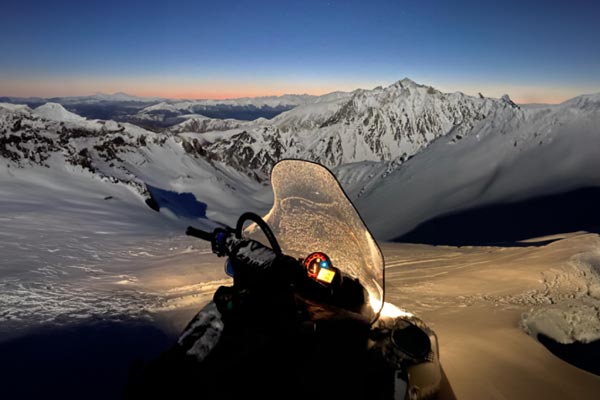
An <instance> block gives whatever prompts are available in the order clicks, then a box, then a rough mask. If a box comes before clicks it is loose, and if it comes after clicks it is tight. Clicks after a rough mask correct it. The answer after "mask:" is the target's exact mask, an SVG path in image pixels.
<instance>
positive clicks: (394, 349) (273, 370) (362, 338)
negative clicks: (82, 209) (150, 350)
mask: <svg viewBox="0 0 600 400" xmlns="http://www.w3.org/2000/svg"><path fill="white" fill-rule="evenodd" d="M271 182H272V186H273V193H274V205H273V207H272V209H271V210H270V212H269V213H268V214H267V215H266V216H265V217H264V218H261V217H260V216H258V215H257V214H254V213H245V214H243V215H242V216H241V217H240V218H239V220H238V222H237V225H236V227H235V228H231V227H228V226H223V227H218V228H216V229H215V230H214V231H213V232H208V231H203V230H200V229H196V228H193V227H189V228H188V230H187V234H188V235H191V236H194V237H197V238H200V239H203V240H207V241H209V242H210V243H211V247H212V251H213V252H214V253H215V254H216V255H217V256H220V257H221V256H222V257H227V259H226V262H225V272H226V273H227V275H229V276H231V277H232V278H233V284H232V285H231V286H222V287H220V288H219V289H218V290H217V291H216V292H215V295H214V298H213V301H212V302H210V303H209V304H207V305H206V306H205V307H204V308H203V309H202V310H201V311H200V312H199V313H198V314H197V315H196V316H195V317H194V318H193V319H192V321H191V322H190V323H189V324H188V326H187V327H186V328H185V329H184V331H183V333H182V334H181V336H180V337H179V339H178V341H177V343H176V344H175V346H174V347H173V348H172V349H171V350H169V351H168V352H167V353H165V354H164V355H162V356H161V357H160V358H159V359H158V360H157V361H156V362H155V363H154V364H153V365H151V366H150V367H149V368H148V369H147V370H146V371H145V373H144V374H143V375H142V376H141V377H139V378H138V379H137V382H136V384H135V385H133V386H132V387H133V388H134V389H131V388H130V389H131V390H130V391H128V394H129V396H127V397H144V398H147V397H148V396H150V397H160V396H165V397H168V398H175V397H177V395H184V394H185V395H187V394H190V393H191V394H193V396H194V397H199V398H218V399H224V398H237V399H239V398H261V399H263V398H286V399H287V398H298V399H300V398H303V399H315V398H318V399H320V398H323V399H325V398H326V399H338V398H343V399H348V398H350V399H354V398H356V399H395V400H398V399H411V400H412V399H426V398H435V397H436V395H437V393H438V391H439V389H440V384H441V381H442V375H443V373H442V370H441V366H440V362H439V349H438V341H437V336H436V334H435V333H434V332H433V331H432V330H431V329H430V328H429V327H427V325H426V324H425V323H424V322H423V321H422V320H420V319H419V318H417V317H416V316H414V315H412V314H410V313H409V312H406V311H404V310H401V309H400V308H398V307H396V306H394V305H392V304H389V303H386V302H385V301H384V272H385V270H384V259H383V255H382V252H381V250H380V248H379V246H378V245H377V243H376V241H375V240H374V239H373V237H372V235H371V233H370V232H369V230H368V229H367V227H366V225H365V224H364V222H363V221H362V219H361V217H360V215H359V214H358V212H357V211H356V209H355V208H354V206H353V204H352V202H351V201H350V200H349V198H348V197H347V196H346V194H345V193H344V191H343V189H342V188H341V186H340V184H339V183H338V181H337V180H336V178H335V176H334V175H333V174H332V173H331V172H330V171H329V170H328V169H327V168H325V167H323V166H321V165H319V164H315V163H312V162H308V161H302V160H283V161H280V162H279V163H277V164H276V165H275V166H274V167H273V170H272V173H271ZM247 222H250V225H249V226H248V227H245V225H246V223H247ZM140 388H142V389H141V390H140Z"/></svg>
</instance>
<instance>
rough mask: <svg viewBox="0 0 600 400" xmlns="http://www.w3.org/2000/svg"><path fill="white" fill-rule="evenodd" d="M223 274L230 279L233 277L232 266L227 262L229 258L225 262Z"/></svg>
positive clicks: (229, 261)
mask: <svg viewBox="0 0 600 400" xmlns="http://www.w3.org/2000/svg"><path fill="white" fill-rule="evenodd" d="M225 273H226V274H227V275H229V276H230V277H232V278H233V276H234V275H235V271H234V269H233V264H231V260H229V258H228V259H227V261H225Z"/></svg>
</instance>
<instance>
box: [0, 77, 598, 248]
mask: <svg viewBox="0 0 600 400" xmlns="http://www.w3.org/2000/svg"><path fill="white" fill-rule="evenodd" d="M111 98H119V100H101V99H100V97H98V98H97V100H95V101H96V103H97V104H102V102H106V101H107V102H112V101H118V102H123V103H128V102H131V103H134V104H137V103H138V102H139V101H138V100H125V99H126V98H128V96H126V95H123V94H116V95H112V96H111ZM90 101H91V100H90ZM63 103H65V101H63ZM80 106H81V103H79V105H78V107H80ZM139 106H140V105H139V104H138V105H136V107H139ZM211 107H215V108H214V109H213V108H211ZM227 107H230V109H231V110H233V109H237V110H238V111H239V110H241V109H245V110H250V109H252V110H262V111H263V112H266V111H267V110H270V111H271V112H274V110H282V109H284V108H288V109H287V111H278V113H277V115H276V116H274V117H271V118H265V117H263V118H256V119H254V120H251V121H247V120H241V119H232V118H227V119H222V118H214V117H210V116H208V115H205V114H207V113H208V112H207V110H211V109H212V110H216V109H220V110H224V109H226V108H227ZM69 110H71V111H72V108H70V107H69V106H66V105H65V106H64V107H63V106H62V105H61V104H58V103H48V104H44V105H40V106H38V107H36V108H32V107H30V106H28V105H21V106H18V105H14V104H8V103H3V104H0V157H1V158H4V160H5V161H6V165H7V166H6V167H3V168H4V169H0V174H2V173H4V174H6V173H9V172H10V171H13V175H18V173H17V174H15V171H18V170H24V169H26V170H32V171H33V170H36V171H37V170H39V171H43V170H44V168H46V167H47V168H51V169H57V168H58V169H61V170H65V171H66V172H65V174H69V173H76V171H84V172H85V173H87V174H91V177H96V178H98V179H102V180H109V181H112V182H115V183H117V184H126V185H129V186H131V187H132V188H134V189H135V190H136V191H137V192H138V193H140V195H141V196H147V195H148V192H147V191H146V184H148V185H151V186H153V187H156V188H160V189H165V190H171V191H175V192H179V193H181V192H191V193H193V194H195V196H196V198H198V199H199V200H201V201H202V202H203V203H205V204H206V205H207V207H208V209H207V215H208V216H209V218H215V219H217V220H224V221H228V220H229V219H231V218H233V216H234V215H236V214H238V213H239V212H240V211H243V210H248V209H249V210H254V211H258V212H264V211H266V210H267V209H268V207H269V202H270V192H269V188H268V186H267V185H266V183H267V182H268V177H269V172H270V169H271V167H272V166H273V165H274V164H275V163H276V162H277V161H278V160H280V159H283V158H303V159H308V160H312V161H316V162H319V163H321V164H324V165H326V166H328V167H330V168H332V169H333V171H334V172H335V173H336V175H337V176H338V179H340V181H341V183H342V185H343V186H344V188H345V189H346V191H347V192H348V194H349V195H350V197H351V198H352V200H353V201H354V202H355V204H356V205H357V207H358V208H359V210H360V211H361V214H362V215H363V217H364V218H365V220H366V221H367V224H368V225H369V226H370V227H371V229H372V230H373V231H374V233H375V234H376V236H378V237H379V238H382V239H395V238H398V237H400V236H402V235H404V234H406V233H407V232H409V231H411V230H412V229H414V228H416V227H417V226H419V225H420V224H423V223H425V222H426V221H430V220H432V219H433V218H436V217H440V216H444V215H447V214H450V213H457V212H459V211H464V210H469V209H474V208H477V207H482V206H486V205H492V204H498V203H502V204H503V203H511V202H518V201H522V200H526V199H532V198H536V197H539V196H547V195H552V194H557V193H564V192H567V191H571V190H576V189H578V188H586V187H596V186H599V185H600V172H598V171H600V157H598V154H600V131H599V128H598V127H599V126H600V95H586V96H580V97H577V98H575V99H572V100H570V101H567V102H565V103H562V104H560V105H548V106H540V105H537V106H519V105H517V104H515V103H513V102H512V101H511V100H510V98H509V97H508V96H503V97H502V98H500V99H493V98H486V97H483V96H478V97H473V96H467V95H465V94H463V93H460V92H456V93H442V92H440V91H438V90H436V89H434V88H432V87H430V86H426V85H420V84H417V83H415V82H413V81H411V80H409V79H403V80H401V81H398V82H396V83H394V84H392V85H390V86H388V87H385V88H375V89H373V90H356V91H353V92H348V93H346V92H336V93H331V94H328V95H324V96H281V97H268V98H256V99H237V100H227V101H224V100H218V101H215V100H212V101H209V100H207V101H185V102H167V101H156V100H155V101H148V102H146V103H144V106H143V107H141V108H139V109H137V110H136V111H135V113H132V114H127V115H124V116H122V118H117V119H119V120H118V121H114V120H103V119H86V118H83V117H82V116H79V115H77V114H74V113H73V112H71V111H69ZM124 120H127V121H136V122H138V123H139V124H140V125H141V126H147V125H146V124H147V123H148V121H150V122H153V123H158V124H159V125H162V126H163V128H161V129H160V130H159V129H157V128H156V126H157V125H154V128H153V130H148V129H144V128H143V127H140V126H136V125H133V124H131V123H128V122H123V121H124ZM1 164H3V163H0V165H1ZM40 168H41V169H40ZM77 173H79V172H77ZM66 179H67V178H66ZM489 229H493V227H489Z"/></svg>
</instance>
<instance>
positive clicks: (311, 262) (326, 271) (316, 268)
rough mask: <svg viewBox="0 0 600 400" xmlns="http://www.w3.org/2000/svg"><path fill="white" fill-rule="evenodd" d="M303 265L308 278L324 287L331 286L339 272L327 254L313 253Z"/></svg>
mask: <svg viewBox="0 0 600 400" xmlns="http://www.w3.org/2000/svg"><path fill="white" fill-rule="evenodd" d="M303 264H304V268H306V273H307V274H308V277H309V278H311V279H314V280H316V281H317V282H319V283H321V284H324V285H329V284H330V283H331V282H333V280H334V278H335V276H336V274H337V272H338V270H337V268H334V267H333V265H332V264H331V260H330V259H329V257H328V256H327V254H325V253H320V252H317V253H312V254H310V255H309V256H308V257H306V258H305V259H304V263H303Z"/></svg>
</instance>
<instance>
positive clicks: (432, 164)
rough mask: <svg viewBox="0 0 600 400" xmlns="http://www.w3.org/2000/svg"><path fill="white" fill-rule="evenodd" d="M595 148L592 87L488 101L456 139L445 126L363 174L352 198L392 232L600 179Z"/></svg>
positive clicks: (599, 147) (596, 114) (599, 142)
mask: <svg viewBox="0 0 600 400" xmlns="http://www.w3.org/2000/svg"><path fill="white" fill-rule="evenodd" d="M599 155H600V94H595V95H584V96H580V97H577V98H574V99H572V100H569V101H567V102H564V103H562V104H559V105H556V106H545V107H539V106H536V107H531V108H529V107H521V108H515V107H505V108H502V107H500V108H495V109H494V110H493V112H492V113H489V114H488V116H487V117H486V118H484V119H482V120H480V121H477V122H476V123H475V124H474V125H473V126H472V128H471V129H470V130H469V131H467V132H465V133H461V134H460V139H459V136H458V135H457V134H455V132H454V131H453V132H452V133H450V134H449V135H446V136H444V137H441V138H440V139H439V140H436V141H435V142H434V143H432V144H430V145H429V146H428V147H427V148H426V149H424V150H423V151H421V152H420V153H418V154H417V155H415V157H413V158H412V159H411V160H410V161H409V162H406V163H405V164H404V165H402V167H401V168H398V169H396V170H394V171H392V172H390V173H389V174H387V175H382V176H381V177H380V178H376V179H374V180H371V181H369V182H368V185H369V186H368V190H366V191H363V193H362V196H361V197H360V198H358V199H357V206H358V208H359V209H360V210H362V211H363V217H364V218H365V219H366V220H367V221H369V226H370V227H371V228H372V229H373V230H374V233H375V234H376V235H377V236H378V237H380V238H386V239H392V238H396V237H398V236H400V235H401V234H402V233H406V232H407V231H409V230H411V229H412V228H414V227H416V226H417V225H418V224H419V223H421V222H423V221H426V220H428V219H431V218H433V217H435V216H438V215H444V214H448V213H451V212H457V211H460V210H465V209H470V208H474V207H480V206H483V205H489V204H498V203H512V202H517V201H521V200H524V199H529V198H536V197H541V196H547V195H551V194H556V193H563V192H566V191H571V190H575V189H578V188H583V187H597V186H600V157H599ZM373 205H377V207H374V206H373ZM381 210H385V212H381ZM489 229H494V228H493V227H489Z"/></svg>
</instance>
